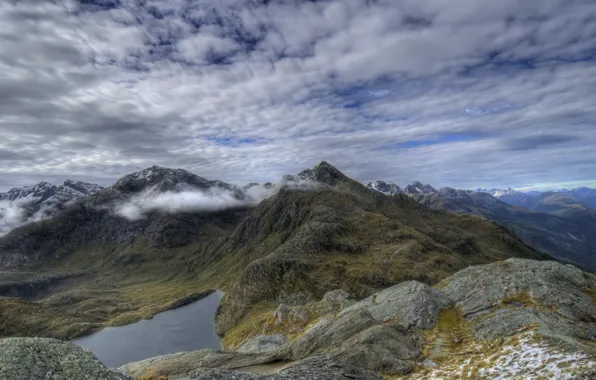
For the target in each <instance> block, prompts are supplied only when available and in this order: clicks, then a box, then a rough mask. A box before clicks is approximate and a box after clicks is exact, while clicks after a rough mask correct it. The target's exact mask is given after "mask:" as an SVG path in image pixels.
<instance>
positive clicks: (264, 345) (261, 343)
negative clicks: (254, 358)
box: [236, 334, 287, 354]
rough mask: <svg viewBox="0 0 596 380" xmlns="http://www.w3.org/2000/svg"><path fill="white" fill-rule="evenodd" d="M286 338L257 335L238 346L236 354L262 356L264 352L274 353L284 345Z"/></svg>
mask: <svg viewBox="0 0 596 380" xmlns="http://www.w3.org/2000/svg"><path fill="white" fill-rule="evenodd" d="M286 340H287V339H286V336H285V335H283V334H276V335H259V336H256V337H254V338H251V339H249V340H248V342H246V343H244V344H243V345H242V346H240V347H239V348H238V349H237V350H236V352H242V353H245V354H262V353H265V352H271V351H275V350H276V349H278V348H279V347H281V346H282V345H283V344H284V343H286Z"/></svg>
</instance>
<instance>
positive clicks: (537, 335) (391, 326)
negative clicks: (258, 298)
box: [120, 259, 596, 379]
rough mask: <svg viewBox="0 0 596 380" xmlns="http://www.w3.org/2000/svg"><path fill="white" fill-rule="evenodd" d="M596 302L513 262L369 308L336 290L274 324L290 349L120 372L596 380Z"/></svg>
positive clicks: (388, 294) (571, 275)
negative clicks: (318, 363)
mask: <svg viewBox="0 0 596 380" xmlns="http://www.w3.org/2000/svg"><path fill="white" fill-rule="evenodd" d="M595 295H596V277H595V276H594V275H591V274H588V273H585V272H582V271H580V270H579V269H577V268H575V267H573V266H571V265H563V264H559V263H556V262H549V261H545V262H537V261H533V260H523V259H509V260H506V261H504V262H498V263H494V264H488V265H481V266H473V267H469V268H466V269H464V270H462V271H460V272H458V273H456V274H455V275H453V276H451V277H449V278H447V279H445V280H443V281H442V282H440V283H439V284H437V286H435V287H434V288H432V287H430V286H428V285H426V284H423V283H420V282H417V281H407V282H403V283H401V284H398V285H395V286H392V287H389V288H386V289H384V290H382V291H380V292H378V293H376V294H373V295H372V296H370V297H368V298H366V299H363V300H361V301H353V300H350V298H349V294H347V293H346V292H342V291H334V292H331V293H328V294H327V295H326V296H325V297H324V298H323V299H322V300H321V301H316V302H310V303H307V304H304V305H295V306H292V307H289V306H286V307H285V311H284V312H281V313H280V310H279V309H278V310H277V311H276V312H275V313H273V314H271V316H270V317H271V319H272V320H273V321H275V322H274V323H273V324H265V325H263V326H262V328H263V331H265V333H268V332H269V333H270V332H273V331H275V330H278V331H279V330H280V329H281V330H285V333H284V332H281V333H280V332H277V335H275V336H279V335H280V334H283V336H284V338H285V339H284V340H280V339H278V338H275V339H271V338H270V337H268V336H254V337H252V338H251V339H249V341H248V342H247V343H246V344H245V345H243V346H242V347H240V348H239V349H238V350H236V351H231V352H219V351H214V350H199V351H193V352H186V353H179V354H174V355H167V356H163V357H157V358H151V359H147V360H143V361H140V362H137V363H131V364H128V365H125V366H123V367H122V368H120V370H122V371H123V372H124V373H127V374H129V375H131V376H141V375H142V374H144V373H147V372H148V371H149V372H150V373H152V374H154V375H157V376H160V375H164V376H165V375H167V376H170V377H171V378H174V379H212V378H214V379H215V378H224V377H223V376H224V375H225V376H230V377H231V376H238V377H237V378H240V379H245V378H246V379H274V378H294V377H284V375H285V373H286V372H285V371H287V370H285V369H284V368H286V367H287V366H292V364H293V363H303V362H302V361H303V360H314V359H313V358H318V359H316V360H325V361H330V362H333V363H336V365H338V366H339V367H340V368H344V369H346V368H351V366H356V367H359V368H361V369H362V370H367V371H371V372H372V373H376V374H379V375H383V376H384V378H396V377H406V378H408V377H409V378H432V377H438V378H445V377H448V378H449V377H457V378H462V377H467V378H516V377H523V378H527V377H528V376H530V377H532V378H549V379H550V378H552V379H555V378H556V379H574V378H590V377H589V376H592V375H594V374H595V373H596V372H594V371H596V361H595V360H594V358H595V354H596V349H595V347H596V345H595V343H596V303H595V301H596V297H595ZM298 315H304V316H305V317H304V319H306V321H305V320H301V319H300V318H297V317H296V316H298ZM305 323H307V324H306V325H305ZM291 327H295V328H297V332H292V333H290V332H289V328H291ZM263 341H268V343H267V345H266V346H263V345H262V344H260V343H259V342H263ZM272 341H275V342H277V343H276V344H272ZM246 347H251V348H250V349H247V348H246ZM265 347H266V348H265ZM323 357H324V358H325V359H322V358H323ZM208 368H219V370H211V369H208ZM290 368H291V367H290ZM315 368H316V367H315ZM231 370H236V371H238V372H232V371H231ZM280 370H281V373H280V374H279V375H251V374H246V373H244V374H243V372H277V371H280ZM316 371H317V370H316V369H315V370H314V372H315V373H316ZM582 373H583V374H584V375H582ZM218 376H219V377H218ZM278 376H279V377H278ZM360 376H361V377H360ZM367 376H370V375H368V374H360V375H354V377H351V378H370V377H367ZM582 376H584V377H582ZM347 377H350V376H347ZM296 378H298V377H296Z"/></svg>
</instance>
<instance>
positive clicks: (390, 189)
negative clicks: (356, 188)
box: [366, 181, 403, 195]
mask: <svg viewBox="0 0 596 380" xmlns="http://www.w3.org/2000/svg"><path fill="white" fill-rule="evenodd" d="M366 187H367V188H369V189H371V190H374V191H377V192H379V193H382V194H385V195H395V194H401V193H403V190H402V189H401V188H400V187H399V186H397V185H396V184H394V183H391V182H390V183H387V182H385V181H374V182H369V183H367V184H366Z"/></svg>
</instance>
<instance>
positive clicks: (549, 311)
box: [439, 259, 596, 345]
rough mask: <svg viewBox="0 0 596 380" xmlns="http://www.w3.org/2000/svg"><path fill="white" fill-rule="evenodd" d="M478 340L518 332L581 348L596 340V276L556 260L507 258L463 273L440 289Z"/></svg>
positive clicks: (456, 275)
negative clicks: (528, 329) (526, 330)
mask: <svg viewBox="0 0 596 380" xmlns="http://www.w3.org/2000/svg"><path fill="white" fill-rule="evenodd" d="M439 287H442V291H443V292H444V293H445V294H446V295H447V296H448V297H449V298H450V299H452V300H453V301H454V302H455V305H456V306H457V307H458V308H459V309H460V310H461V312H462V314H463V316H464V317H465V318H467V319H468V320H469V321H471V322H472V323H473V325H474V328H475V331H476V337H477V338H478V339H494V338H496V337H498V336H507V335H511V334H513V333H515V331H517V330H518V329H520V328H522V327H527V326H531V325H536V326H538V329H537V331H538V332H539V333H541V334H542V335H545V336H549V337H552V338H556V339H559V340H560V341H562V342H566V343H572V344H579V345H581V341H593V340H596V325H595V322H596V304H595V303H594V300H595V298H594V295H595V294H596V276H594V275H592V274H589V273H585V272H582V271H581V270H579V269H578V268H576V267H574V266H572V265H563V264H560V263H557V262H554V261H533V260H524V259H509V260H506V261H504V262H498V263H494V264H488V265H481V266H475V267H470V268H467V269H464V270H462V271H460V272H458V273H456V274H455V275H453V276H451V277H449V278H447V279H445V280H444V281H443V282H441V283H440V284H439Z"/></svg>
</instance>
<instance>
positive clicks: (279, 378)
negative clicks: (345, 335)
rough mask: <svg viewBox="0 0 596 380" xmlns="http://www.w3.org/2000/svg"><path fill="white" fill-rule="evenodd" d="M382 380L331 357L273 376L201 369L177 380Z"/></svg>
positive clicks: (373, 374) (302, 364)
mask: <svg viewBox="0 0 596 380" xmlns="http://www.w3.org/2000/svg"><path fill="white" fill-rule="evenodd" d="M306 379H308V380H346V379H352V380H382V379H383V378H382V377H381V376H379V375H377V374H375V373H374V372H371V371H367V370H364V369H361V368H358V367H354V366H352V365H346V364H342V363H338V362H337V361H335V360H334V359H332V358H329V357H325V356H323V357H312V358H308V359H305V360H302V361H299V362H297V363H295V364H293V365H291V366H290V367H288V368H285V369H283V370H281V371H280V372H279V373H277V374H273V375H255V374H251V373H243V372H237V371H229V370H221V369H200V370H197V371H195V372H193V373H191V374H189V375H187V376H184V377H178V378H176V380H306Z"/></svg>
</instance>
